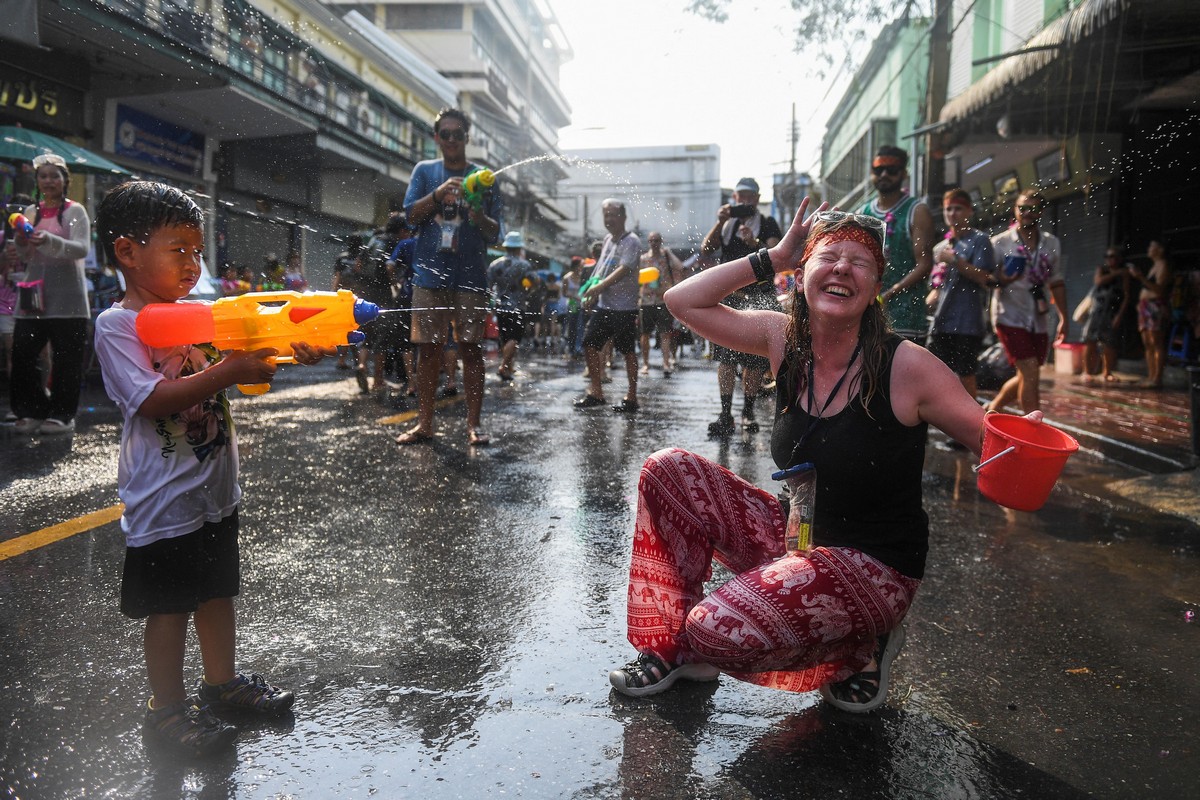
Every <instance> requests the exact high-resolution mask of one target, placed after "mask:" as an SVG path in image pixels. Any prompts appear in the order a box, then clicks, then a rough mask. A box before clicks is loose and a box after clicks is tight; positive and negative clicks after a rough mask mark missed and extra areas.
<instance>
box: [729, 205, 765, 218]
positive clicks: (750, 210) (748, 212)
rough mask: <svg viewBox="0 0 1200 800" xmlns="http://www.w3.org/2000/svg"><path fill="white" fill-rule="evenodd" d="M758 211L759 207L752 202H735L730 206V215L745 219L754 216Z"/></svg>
mask: <svg viewBox="0 0 1200 800" xmlns="http://www.w3.org/2000/svg"><path fill="white" fill-rule="evenodd" d="M757 211H758V209H757V208H755V207H754V206H753V205H752V204H750V203H734V204H733V205H731V206H730V207H729V216H731V217H733V218H734V219H745V218H746V217H753V216H754V214H755V212H757Z"/></svg>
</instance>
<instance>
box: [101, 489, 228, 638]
mask: <svg viewBox="0 0 1200 800" xmlns="http://www.w3.org/2000/svg"><path fill="white" fill-rule="evenodd" d="M240 587H241V571H240V569H239V565H238V515H237V511H236V510H235V511H234V512H233V513H232V514H230V515H229V516H228V517H226V518H225V519H223V520H221V521H220V522H208V523H205V525H204V527H202V528H200V530H197V531H192V532H191V533H185V534H184V535H183V536H175V537H172V538H170V539H161V540H159V541H157V542H151V543H150V544H148V545H145V546H143V547H127V548H125V570H124V573H123V574H122V576H121V613H122V614H124V615H125V616H127V617H132V618H133V619H142V618H143V617H148V616H149V615H151V614H190V613H192V612H193V611H195V610H196V609H197V608H199V606H200V604H201V603H203V602H205V601H206V600H215V599H217V598H220V597H236V596H237V594H238V591H239V590H240Z"/></svg>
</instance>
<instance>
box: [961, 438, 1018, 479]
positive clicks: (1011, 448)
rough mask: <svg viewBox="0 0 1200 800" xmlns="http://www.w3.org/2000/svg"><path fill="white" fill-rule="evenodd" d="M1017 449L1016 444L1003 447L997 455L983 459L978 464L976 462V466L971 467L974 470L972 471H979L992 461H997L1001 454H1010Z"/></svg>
mask: <svg viewBox="0 0 1200 800" xmlns="http://www.w3.org/2000/svg"><path fill="white" fill-rule="evenodd" d="M1016 449H1017V446H1016V445H1015V444H1010V445H1009V446H1008V447H1006V448H1004V449H1003V450H1001V451H1000V452H999V453H996V455H994V456H992V457H991V458H989V459H988V460H987V461H981V462H979V463H978V464H976V465H975V466H973V467H971V471H972V472H979V470H981V469H983V468H984V467H986V466H987V465H988V464H990V463H992V462H993V461H995V460H996V459H997V458H1000V456H1006V455H1008V454H1009V453H1011V452H1012V451H1014V450H1016Z"/></svg>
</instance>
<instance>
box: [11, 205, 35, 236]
mask: <svg viewBox="0 0 1200 800" xmlns="http://www.w3.org/2000/svg"><path fill="white" fill-rule="evenodd" d="M8 224H9V225H11V226H12V227H13V228H16V229H17V230H19V231H20V232H21V235H22V236H33V223H32V222H30V221H29V217H27V216H25V215H24V214H22V213H21V212H19V211H18V212H17V213H15V214H9V215H8Z"/></svg>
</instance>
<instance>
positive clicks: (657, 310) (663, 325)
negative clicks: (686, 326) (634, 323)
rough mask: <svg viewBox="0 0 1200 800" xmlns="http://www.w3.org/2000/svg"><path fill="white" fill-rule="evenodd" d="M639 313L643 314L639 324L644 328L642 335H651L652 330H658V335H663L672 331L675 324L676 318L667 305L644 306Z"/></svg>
mask: <svg viewBox="0 0 1200 800" xmlns="http://www.w3.org/2000/svg"><path fill="white" fill-rule="evenodd" d="M638 313H639V314H640V315H641V316H640V317H639V319H638V324H639V325H640V326H641V328H642V336H649V335H650V333H651V331H658V335H659V336H662V335H663V334H665V333H670V332H671V328H672V326H673V325H674V324H675V318H674V317H672V316H671V312H670V311H668V310H667V307H666V306H665V305H656V306H642V307H641V309H639V311H638Z"/></svg>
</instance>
